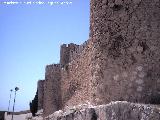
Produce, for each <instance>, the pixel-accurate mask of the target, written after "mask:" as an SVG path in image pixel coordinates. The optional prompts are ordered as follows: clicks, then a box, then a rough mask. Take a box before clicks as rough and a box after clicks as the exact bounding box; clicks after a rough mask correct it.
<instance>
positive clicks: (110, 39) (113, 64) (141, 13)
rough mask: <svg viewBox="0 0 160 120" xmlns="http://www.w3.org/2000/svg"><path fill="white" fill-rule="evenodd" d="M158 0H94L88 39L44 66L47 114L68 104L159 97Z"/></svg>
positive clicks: (150, 100) (148, 100)
mask: <svg viewBox="0 0 160 120" xmlns="http://www.w3.org/2000/svg"><path fill="white" fill-rule="evenodd" d="M159 13H160V2H159V0H91V1H90V33H89V34H90V35H89V36H90V38H89V40H87V41H86V42H84V44H82V45H76V44H73V43H71V44H69V45H65V44H64V45H62V46H61V52H60V64H53V65H48V66H47V67H46V73H45V81H44V97H43V102H42V103H43V109H44V116H47V115H49V114H51V113H53V112H54V111H56V110H59V109H63V108H64V107H65V106H73V105H77V104H82V103H87V102H90V103H91V104H95V105H99V104H106V103H108V102H110V101H117V100H118V101H122V100H125V101H130V102H141V103H155V102H156V101H155V100H156V99H158V100H160V73H159V71H160V62H159V61H160V42H159V41H160V34H159V33H160V14H159Z"/></svg>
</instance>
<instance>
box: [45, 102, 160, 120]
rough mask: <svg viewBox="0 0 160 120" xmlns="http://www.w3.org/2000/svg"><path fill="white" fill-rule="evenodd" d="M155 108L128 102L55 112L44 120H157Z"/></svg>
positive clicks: (158, 113)
mask: <svg viewBox="0 0 160 120" xmlns="http://www.w3.org/2000/svg"><path fill="white" fill-rule="evenodd" d="M159 119H160V109H158V107H156V106H151V105H145V104H135V103H128V102H112V103H110V104H107V105H100V106H92V107H88V108H83V109H79V108H74V109H73V108H72V109H68V111H57V112H55V113H53V114H52V115H50V116H48V117H46V118H45V120H159Z"/></svg>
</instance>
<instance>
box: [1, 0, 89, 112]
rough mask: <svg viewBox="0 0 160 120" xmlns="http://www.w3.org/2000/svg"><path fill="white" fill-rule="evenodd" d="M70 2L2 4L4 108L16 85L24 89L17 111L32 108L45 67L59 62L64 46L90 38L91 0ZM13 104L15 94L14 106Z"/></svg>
mask: <svg viewBox="0 0 160 120" xmlns="http://www.w3.org/2000/svg"><path fill="white" fill-rule="evenodd" d="M6 1H7V0H6ZM12 1H16V0H12ZM17 1H20V0H17ZM26 1H27V0H26ZM29 1H31V0H29ZM34 1H36V0H34ZM41 1H45V2H46V1H47V0H41ZM49 1H53V0H49ZM54 1H56V0H54ZM59 1H60V0H57V2H59ZM61 1H62V0H61ZM66 1H67V0H64V2H66ZM69 1H70V2H72V4H69V5H67V4H63V5H60V4H55V5H52V6H50V5H49V4H45V5H38V4H32V5H26V4H17V5H6V4H0V76H1V77H0V83H1V85H0V110H7V107H8V100H9V94H10V91H9V90H10V89H12V88H13V89H14V87H15V86H18V87H19V88H20V90H19V91H18V92H17V98H16V106H15V111H20V110H26V109H29V102H30V101H31V100H32V99H33V98H34V95H35V93H36V89H37V81H38V80H39V79H44V77H45V66H46V65H47V64H52V63H58V62H59V56H60V54H59V52H60V45H61V44H63V43H66V44H68V43H71V42H73V43H76V44H81V43H83V42H84V41H86V40H87V39H88V38H89V37H88V36H89V0H84V1H82V0H81V1H80V0H69ZM32 2H33V0H32ZM12 104H13V94H12V101H11V107H10V109H12Z"/></svg>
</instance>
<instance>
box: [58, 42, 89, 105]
mask: <svg viewBox="0 0 160 120" xmlns="http://www.w3.org/2000/svg"><path fill="white" fill-rule="evenodd" d="M82 45H84V44H82ZM85 45H86V44H85ZM80 46H81V45H80ZM80 46H79V47H78V48H77V49H76V50H75V51H74V53H73V54H74V56H76V57H73V56H72V58H74V59H72V61H70V62H69V63H68V64H66V65H65V67H64V68H62V69H61V76H62V79H61V91H62V103H63V107H64V106H73V105H77V104H79V103H86V102H89V101H90V99H91V96H90V90H91V64H90V63H91V57H90V56H91V52H92V51H91V43H87V46H85V48H84V49H83V47H80ZM81 48H82V49H81ZM77 51H79V52H77Z"/></svg>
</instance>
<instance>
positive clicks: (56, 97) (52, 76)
mask: <svg viewBox="0 0 160 120" xmlns="http://www.w3.org/2000/svg"><path fill="white" fill-rule="evenodd" d="M60 80H61V67H60V64H52V65H47V66H46V73H45V83H44V99H43V109H44V116H47V115H49V114H51V113H53V112H54V111H57V110H59V109H61V105H62V103H61V82H60Z"/></svg>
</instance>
